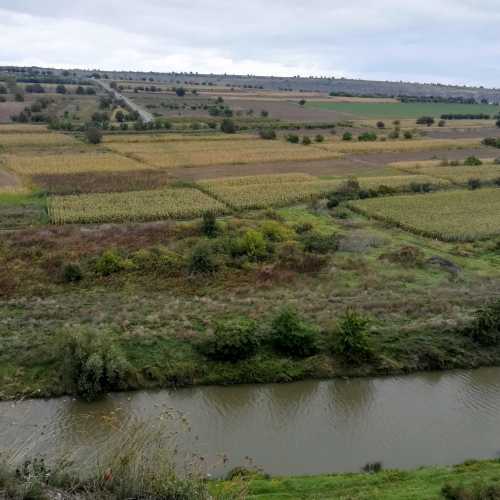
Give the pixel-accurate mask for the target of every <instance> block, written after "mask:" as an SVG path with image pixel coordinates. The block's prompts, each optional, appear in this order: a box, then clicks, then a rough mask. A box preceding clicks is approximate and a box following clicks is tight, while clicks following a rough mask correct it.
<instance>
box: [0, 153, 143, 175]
mask: <svg viewBox="0 0 500 500" xmlns="http://www.w3.org/2000/svg"><path fill="white" fill-rule="evenodd" d="M1 161H5V165H6V167H7V168H8V169H10V170H12V171H13V172H16V173H18V174H20V175H36V174H48V175H50V174H72V173H79V172H119V171H129V170H144V169H148V168H149V167H148V166H147V165H144V164H143V163H140V162H138V161H135V160H133V159H130V158H126V157H123V156H120V155H117V154H114V153H97V152H93V151H92V152H64V153H62V154H58V155H53V154H34V153H29V154H27V153H19V154H5V155H2V156H0V162H1Z"/></svg>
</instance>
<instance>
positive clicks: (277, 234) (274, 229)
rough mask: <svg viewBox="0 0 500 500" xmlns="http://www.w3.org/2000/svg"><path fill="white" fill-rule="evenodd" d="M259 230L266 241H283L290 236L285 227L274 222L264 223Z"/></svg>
mask: <svg viewBox="0 0 500 500" xmlns="http://www.w3.org/2000/svg"><path fill="white" fill-rule="evenodd" d="M260 230H261V231H262V234H263V235H264V237H265V238H266V239H268V240H269V241H274V242H279V241H285V240H287V239H290V238H291V236H292V235H291V231H290V230H289V229H288V228H287V227H285V226H283V225H282V224H280V223H279V222H277V221H274V220H268V221H265V222H264V223H263V224H262V225H261V227H260Z"/></svg>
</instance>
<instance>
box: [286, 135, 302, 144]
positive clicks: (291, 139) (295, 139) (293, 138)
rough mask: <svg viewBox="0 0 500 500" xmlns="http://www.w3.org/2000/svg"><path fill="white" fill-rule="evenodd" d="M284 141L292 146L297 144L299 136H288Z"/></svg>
mask: <svg viewBox="0 0 500 500" xmlns="http://www.w3.org/2000/svg"><path fill="white" fill-rule="evenodd" d="M286 140H287V141H288V142H290V143H292V144H298V143H299V140H300V138H299V136H298V135H297V134H288V135H287V136H286Z"/></svg>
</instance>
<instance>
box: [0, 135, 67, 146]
mask: <svg viewBox="0 0 500 500" xmlns="http://www.w3.org/2000/svg"><path fill="white" fill-rule="evenodd" d="M68 144H77V141H76V139H75V138H74V137H73V136H71V135H68V134H61V133H57V132H44V133H36V132H35V133H25V132H20V133H4V134H0V146H4V147H18V146H41V147H42V146H43V147H54V146H65V145H68Z"/></svg>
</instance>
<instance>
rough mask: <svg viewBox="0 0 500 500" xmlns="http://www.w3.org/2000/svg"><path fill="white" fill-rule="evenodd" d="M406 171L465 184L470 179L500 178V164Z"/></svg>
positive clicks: (492, 179) (487, 180)
mask: <svg viewBox="0 0 500 500" xmlns="http://www.w3.org/2000/svg"><path fill="white" fill-rule="evenodd" d="M405 171H407V172H412V173H415V174H423V175H429V176H432V177H438V178H441V179H446V180H449V181H451V182H455V183H458V184H464V183H466V182H467V181H468V180H469V179H479V180H481V181H484V182H491V181H495V180H497V179H500V165H492V164H491V165H477V166H466V165H460V166H453V167H451V166H432V167H410V168H406V169H405Z"/></svg>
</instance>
